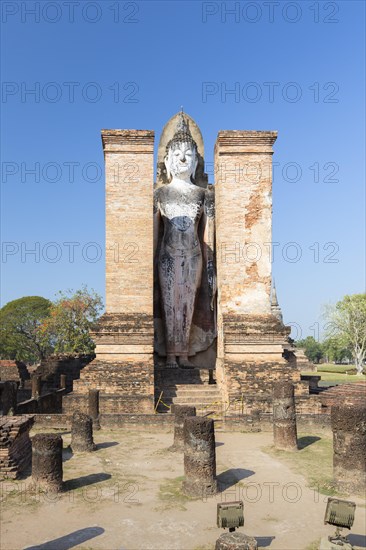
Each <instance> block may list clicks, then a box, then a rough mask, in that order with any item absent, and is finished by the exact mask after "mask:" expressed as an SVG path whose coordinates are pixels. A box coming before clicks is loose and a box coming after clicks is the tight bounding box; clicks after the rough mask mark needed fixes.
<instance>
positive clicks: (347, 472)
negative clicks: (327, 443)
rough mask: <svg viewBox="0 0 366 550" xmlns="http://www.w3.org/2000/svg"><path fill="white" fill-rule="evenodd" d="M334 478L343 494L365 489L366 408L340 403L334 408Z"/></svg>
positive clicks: (359, 405)
mask: <svg viewBox="0 0 366 550" xmlns="http://www.w3.org/2000/svg"><path fill="white" fill-rule="evenodd" d="M331 422H332V431H333V477H334V482H335V484H336V485H337V487H338V488H339V489H340V490H341V491H346V492H348V493H360V494H363V495H364V493H365V490H366V405H365V404H362V405H361V404H353V405H351V404H339V405H333V406H332V409H331Z"/></svg>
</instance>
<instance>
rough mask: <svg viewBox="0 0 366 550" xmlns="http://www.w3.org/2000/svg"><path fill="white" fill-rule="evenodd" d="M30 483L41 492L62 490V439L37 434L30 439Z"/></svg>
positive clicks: (58, 436) (57, 436) (54, 435)
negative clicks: (39, 488) (40, 489)
mask: <svg viewBox="0 0 366 550" xmlns="http://www.w3.org/2000/svg"><path fill="white" fill-rule="evenodd" d="M32 481H33V483H34V484H36V485H37V486H39V487H41V488H42V489H43V490H46V491H50V492H59V491H61V490H62V437H61V436H60V435H57V434H47V433H46V434H37V435H35V436H34V437H33V438H32Z"/></svg>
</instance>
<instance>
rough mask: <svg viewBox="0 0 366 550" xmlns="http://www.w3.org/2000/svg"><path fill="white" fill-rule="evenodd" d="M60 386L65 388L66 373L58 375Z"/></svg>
mask: <svg viewBox="0 0 366 550" xmlns="http://www.w3.org/2000/svg"><path fill="white" fill-rule="evenodd" d="M60 388H61V389H62V390H66V374H61V375H60Z"/></svg>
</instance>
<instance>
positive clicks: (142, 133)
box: [74, 130, 154, 413]
mask: <svg viewBox="0 0 366 550" xmlns="http://www.w3.org/2000/svg"><path fill="white" fill-rule="evenodd" d="M102 142H103V150H104V159H105V176H106V195H105V197H106V198H105V200H106V313H105V314H104V315H102V317H101V319H100V320H99V322H98V326H97V327H96V329H95V331H94V332H93V333H92V337H93V339H94V341H95V343H96V348H95V353H96V359H95V360H94V361H92V362H91V363H89V364H88V365H87V366H86V367H85V368H84V369H83V370H82V372H81V375H80V380H77V381H75V383H74V393H84V394H85V393H88V390H89V388H96V389H99V390H100V391H101V393H103V394H108V396H111V397H112V396H118V397H119V398H120V400H121V401H123V406H124V410H125V411H126V412H131V413H153V411H154V360H153V352H154V349H153V347H154V322H153V274H154V266H153V182H154V132H153V131H150V130H102ZM131 381H132V383H131ZM106 402H107V401H104V400H103V401H101V407H102V406H103V404H104V403H106ZM114 402H115V403H116V407H115V409H113V408H112V409H111V408H109V409H108V412H111V413H113V412H120V411H121V408H122V407H121V404H120V403H119V401H118V399H115V401H114ZM101 412H104V411H103V410H102V411H101Z"/></svg>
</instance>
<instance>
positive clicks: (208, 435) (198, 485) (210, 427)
mask: <svg viewBox="0 0 366 550" xmlns="http://www.w3.org/2000/svg"><path fill="white" fill-rule="evenodd" d="M184 475H185V481H184V482H183V492H184V494H186V495H187V496H193V497H205V496H208V495H213V494H216V493H217V480H216V449H215V431H214V421H213V420H212V418H203V417H201V416H196V417H194V416H191V417H189V416H188V417H186V418H185V420H184Z"/></svg>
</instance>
